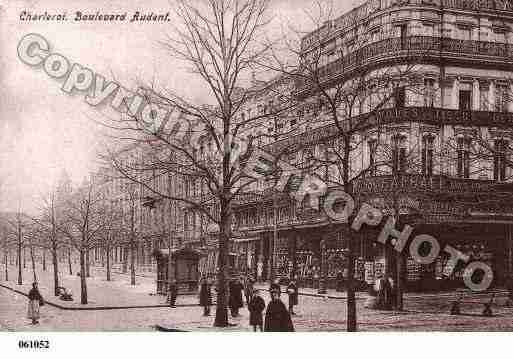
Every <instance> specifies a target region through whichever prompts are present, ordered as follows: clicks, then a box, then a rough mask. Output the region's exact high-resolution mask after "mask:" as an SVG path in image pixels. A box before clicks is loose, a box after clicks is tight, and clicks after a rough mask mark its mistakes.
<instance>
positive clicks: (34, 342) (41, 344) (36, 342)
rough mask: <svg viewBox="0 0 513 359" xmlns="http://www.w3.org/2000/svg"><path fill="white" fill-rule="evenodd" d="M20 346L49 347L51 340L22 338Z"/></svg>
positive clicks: (27, 347) (26, 347) (32, 347)
mask: <svg viewBox="0 0 513 359" xmlns="http://www.w3.org/2000/svg"><path fill="white" fill-rule="evenodd" d="M18 347H19V348H20V349H49V348H50V342H49V341H48V340H20V341H18Z"/></svg>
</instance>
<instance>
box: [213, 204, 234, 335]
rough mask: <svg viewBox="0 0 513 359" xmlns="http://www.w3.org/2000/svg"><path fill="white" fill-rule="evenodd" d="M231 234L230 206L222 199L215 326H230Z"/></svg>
mask: <svg viewBox="0 0 513 359" xmlns="http://www.w3.org/2000/svg"><path fill="white" fill-rule="evenodd" d="M229 236H230V218H229V214H228V206H227V204H226V203H224V200H223V199H222V200H221V223H220V226H219V256H218V263H217V265H218V267H219V269H218V273H217V305H216V318H215V321H214V326H215V327H227V326H228V310H227V285H226V284H227V277H228V276H227V269H228V268H227V267H228V240H229Z"/></svg>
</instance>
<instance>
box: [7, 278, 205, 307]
mask: <svg viewBox="0 0 513 359" xmlns="http://www.w3.org/2000/svg"><path fill="white" fill-rule="evenodd" d="M0 287H2V288H5V289H7V290H10V291H12V292H15V293H17V294H21V295H23V296H24V297H28V294H27V293H25V292H22V291H20V290H18V289H15V288H12V287H9V286H7V285H5V284H0ZM45 304H48V305H49V306H51V307H55V308H58V309H61V310H115V309H149V308H170V309H173V308H172V307H170V306H169V305H167V304H154V305H127V306H118V307H113V306H98V307H87V308H80V307H79V308H76V307H68V306H63V305H60V304H56V303H54V302H52V301H49V300H45ZM197 306H198V304H177V305H176V306H175V307H176V308H179V307H182V308H186V307H197Z"/></svg>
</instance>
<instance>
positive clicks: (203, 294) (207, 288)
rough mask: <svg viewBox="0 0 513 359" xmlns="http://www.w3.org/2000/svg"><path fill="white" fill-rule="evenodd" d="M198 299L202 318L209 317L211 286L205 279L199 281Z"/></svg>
mask: <svg viewBox="0 0 513 359" xmlns="http://www.w3.org/2000/svg"><path fill="white" fill-rule="evenodd" d="M199 299H200V305H201V306H202V307H203V316H205V317H207V316H209V315H210V307H211V306H212V285H211V284H210V281H209V280H208V279H207V278H202V279H201V282H200V292H199Z"/></svg>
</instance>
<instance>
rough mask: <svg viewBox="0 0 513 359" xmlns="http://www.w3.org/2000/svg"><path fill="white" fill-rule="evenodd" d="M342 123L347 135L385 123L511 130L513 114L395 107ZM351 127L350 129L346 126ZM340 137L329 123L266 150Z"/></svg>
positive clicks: (290, 148) (296, 146) (281, 149)
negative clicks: (418, 123) (417, 123)
mask: <svg viewBox="0 0 513 359" xmlns="http://www.w3.org/2000/svg"><path fill="white" fill-rule="evenodd" d="M350 122H351V124H350V123H349V120H347V119H345V120H343V121H341V124H342V127H343V129H344V131H346V133H350V132H352V133H357V132H359V131H363V130H366V129H369V128H373V127H378V126H382V125H386V124H394V123H405V122H421V123H426V124H430V125H435V126H442V125H459V126H489V127H501V128H511V127H512V126H513V113H510V112H491V111H464V110H449V109H443V108H434V107H395V108H387V109H382V110H378V111H373V112H370V113H366V114H362V115H359V116H355V117H353V118H351V121H350ZM349 126H351V127H349ZM337 135H339V130H338V128H337V127H336V126H335V124H333V123H332V124H330V125H326V126H322V127H318V128H315V129H313V130H311V131H308V132H304V133H302V134H300V135H297V136H294V137H290V138H287V139H284V140H282V141H278V142H275V143H273V144H271V145H269V148H268V150H270V151H271V152H273V153H275V154H280V153H281V152H283V151H285V150H286V151H295V150H297V148H298V147H300V146H308V145H311V144H315V143H320V142H323V141H327V140H329V139H332V138H334V137H337Z"/></svg>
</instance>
